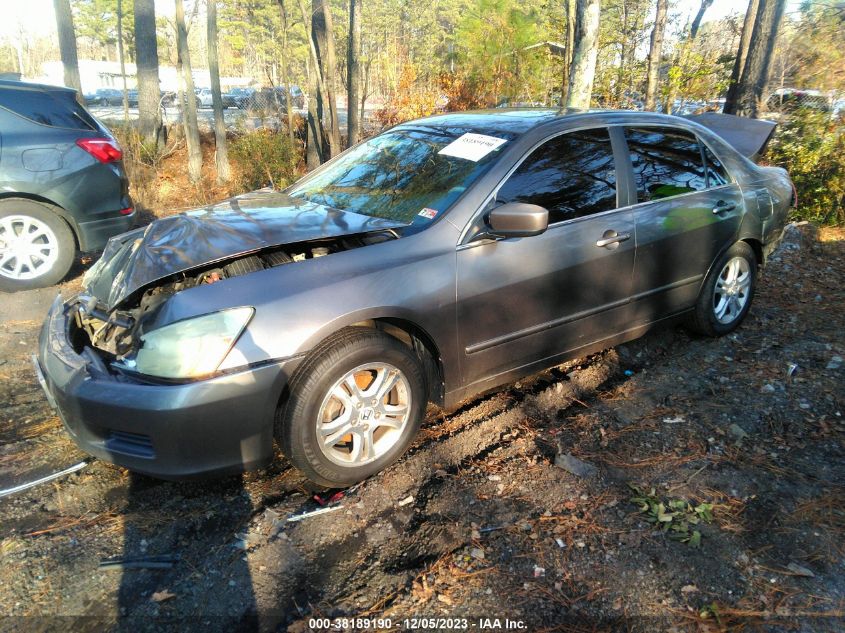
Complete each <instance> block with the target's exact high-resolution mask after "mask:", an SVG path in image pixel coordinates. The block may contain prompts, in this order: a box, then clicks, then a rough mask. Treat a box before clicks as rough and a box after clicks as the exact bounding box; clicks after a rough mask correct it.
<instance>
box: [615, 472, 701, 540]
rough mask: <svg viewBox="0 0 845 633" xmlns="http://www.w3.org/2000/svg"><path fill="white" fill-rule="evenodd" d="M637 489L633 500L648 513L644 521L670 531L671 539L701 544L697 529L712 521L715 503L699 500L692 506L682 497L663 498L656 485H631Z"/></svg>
mask: <svg viewBox="0 0 845 633" xmlns="http://www.w3.org/2000/svg"><path fill="white" fill-rule="evenodd" d="M628 485H629V486H630V488H631V490H633V491H634V496H633V497H631V499H630V501H631V503H632V504H634V505H636V506H638V507H639V509H640V513H641V514H644V515H645V520H646V521H648V522H649V523H653V524H654V525H655V527H657V528H658V529H660V530H662V531H663V532H667V533H668V534H669V538H671V539H673V540H676V541H681V542H682V543H686V544H687V545H689V546H690V547H701V532H700V531H699V530H696V529H694V528H695V526H697V525H699V524H700V523H701V522H705V523H710V522H712V521H713V505H712V504H710V503H699V504H696V505H692V504H691V503H690V502H689V501H685V500H683V499H667V500H665V501H664V500H661V499H660V497H658V496H657V495H656V494H655V491H654V488H651V489H650V490H649V491H648V492H646V491H645V490H644V489H642V488H639V487H638V486H635V485H633V484H628Z"/></svg>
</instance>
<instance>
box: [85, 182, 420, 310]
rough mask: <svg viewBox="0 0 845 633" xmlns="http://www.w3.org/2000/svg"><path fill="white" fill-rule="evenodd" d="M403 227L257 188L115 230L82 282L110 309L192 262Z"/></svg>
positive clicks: (190, 266)
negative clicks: (119, 232) (138, 226)
mask: <svg viewBox="0 0 845 633" xmlns="http://www.w3.org/2000/svg"><path fill="white" fill-rule="evenodd" d="M404 226H407V225H406V224H403V223H400V222H396V221H393V220H385V219H381V218H373V217H369V216H366V215H360V214H358V213H352V212H348V211H340V210H338V209H333V208H330V207H326V206H322V205H319V204H315V203H312V202H306V201H303V200H298V199H295V198H291V197H290V196H288V195H286V194H283V193H280V192H277V191H272V190H259V191H254V192H252V193H248V194H244V195H242V196H237V197H235V198H231V199H229V200H226V201H224V202H221V203H219V204H216V205H213V206H209V207H203V208H200V209H195V210H193V211H186V212H184V213H180V214H178V215H173V216H170V217H166V218H162V219H160V220H156V221H155V222H152V223H151V224H149V225H148V226H146V227H144V228H141V229H136V230H134V231H130V232H129V233H124V234H123V235H118V236H116V237H113V238H112V239H111V240H109V242H108V244H107V245H106V248H105V250H104V252H103V256H102V257H101V258H100V260H99V261H98V262H97V263H96V264H95V265H94V266H93V267H92V268H91V269H90V270H89V271H88V273H87V274H86V275H85V278H84V280H83V285H84V286H85V289H86V290H87V291H88V292H89V293H90V294H91V295H93V296H94V297H96V298H97V299H98V301H100V302H101V303H103V304H105V306H106V309H108V310H111V309H112V308H114V307H115V306H117V305H118V304H119V303H120V302H121V301H123V300H124V299H126V298H127V297H128V296H129V295H131V294H132V293H134V292H135V291H136V290H138V289H140V288H143V287H144V286H146V285H148V284H150V283H153V282H155V281H158V280H160V279H164V278H166V277H169V276H170V275H173V274H176V273H182V272H186V271H188V270H191V269H193V268H197V267H200V266H205V265H207V264H213V263H215V262H218V261H222V260H225V259H229V258H232V257H236V256H241V255H248V254H250V253H254V252H257V251H260V250H262V249H265V248H270V247H274V246H281V245H284V244H293V243H296V242H304V241H308V240H314V239H320V238H329V237H340V236H344V235H354V234H360V233H368V232H371V231H379V230H384V229H391V228H400V227H404Z"/></svg>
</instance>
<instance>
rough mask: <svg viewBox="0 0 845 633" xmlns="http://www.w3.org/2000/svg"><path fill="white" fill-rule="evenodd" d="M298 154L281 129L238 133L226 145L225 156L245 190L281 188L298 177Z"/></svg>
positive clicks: (297, 149) (297, 150)
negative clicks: (226, 152) (268, 187)
mask: <svg viewBox="0 0 845 633" xmlns="http://www.w3.org/2000/svg"><path fill="white" fill-rule="evenodd" d="M300 154H301V153H300V151H299V148H297V147H296V146H295V145H294V144H293V143H291V141H290V138H289V137H288V135H287V134H286V133H285V132H272V131H270V130H257V131H255V132H248V133H246V134H242V135H241V136H239V137H237V138H236V139H234V140H233V141H232V142H231V143H230V145H229V157H230V158H231V159H232V160H233V162H234V163H235V166H236V168H237V171H238V173H240V178H241V184H242V185H243V187H244V188H246V189H248V190H252V189H259V188H261V187H264V186H266V185H270V186H271V187H273V188H274V189H282V188H284V187H286V186H287V185H289V184H290V183H291V182H293V181H294V180H295V179H296V178H297V176H298V174H297V166H298V165H299V163H300V159H301V155H300Z"/></svg>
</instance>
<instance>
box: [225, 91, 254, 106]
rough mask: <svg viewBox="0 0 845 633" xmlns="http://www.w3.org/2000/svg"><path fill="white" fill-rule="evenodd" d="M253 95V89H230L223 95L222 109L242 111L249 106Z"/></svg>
mask: <svg viewBox="0 0 845 633" xmlns="http://www.w3.org/2000/svg"><path fill="white" fill-rule="evenodd" d="M253 94H255V89H254V88H232V89H231V90H230V91H229V92H227V93H225V94H224V95H223V107H224V108H240V109H242V110H243V109H245V108H246V107H247V106H248V105H249V102H250V99H251V98H252V95H253Z"/></svg>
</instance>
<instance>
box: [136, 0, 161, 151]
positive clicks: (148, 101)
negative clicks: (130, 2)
mask: <svg viewBox="0 0 845 633" xmlns="http://www.w3.org/2000/svg"><path fill="white" fill-rule="evenodd" d="M135 64H136V68H137V77H138V130H139V132H140V133H141V138H142V139H143V141H144V143H145V144H146V145H147V147H149V148H151V149H152V148H155V149H160V148H162V147H163V146H164V141H165V139H164V127H163V125H162V122H161V91H160V88H159V79H158V42H157V41H156V16H155V0H135Z"/></svg>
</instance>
